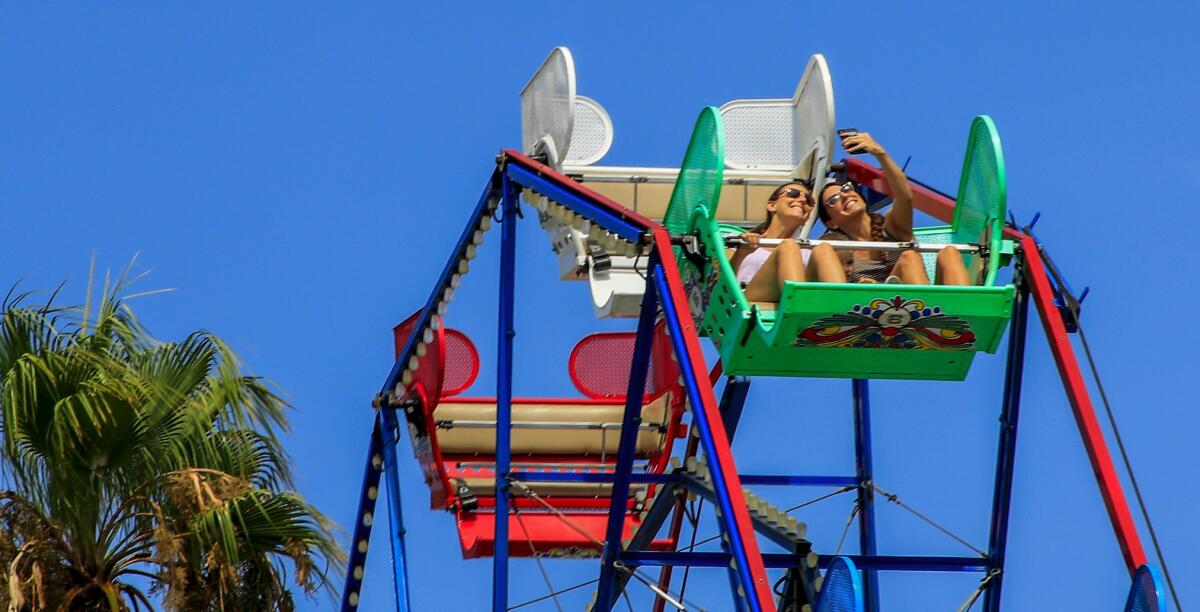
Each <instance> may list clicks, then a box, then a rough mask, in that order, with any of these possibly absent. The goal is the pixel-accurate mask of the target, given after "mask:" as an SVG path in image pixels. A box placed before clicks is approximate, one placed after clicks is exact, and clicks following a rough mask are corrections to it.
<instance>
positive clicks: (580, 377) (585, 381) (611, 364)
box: [568, 330, 674, 399]
mask: <svg viewBox="0 0 1200 612" xmlns="http://www.w3.org/2000/svg"><path fill="white" fill-rule="evenodd" d="M636 342H637V334H635V333H631V332H616V333H597V334H592V335H590V336H587V337H586V338H584V339H582V340H580V341H579V343H578V344H576V345H575V348H574V350H572V351H571V358H570V361H569V364H568V366H569V368H570V371H571V380H572V381H574V383H575V387H576V388H577V389H579V391H580V392H581V393H583V394H584V395H587V396H588V397H594V398H604V399H621V398H624V397H625V393H626V391H628V389H629V366H630V364H631V363H633V347H634V344H635V343H636ZM660 345H664V343H663V337H662V334H661V330H660V331H657V332H656V333H655V338H654V348H655V349H656V350H654V351H653V355H652V358H651V359H650V367H649V369H648V370H647V372H646V396H647V397H648V398H649V397H654V396H656V395H658V394H659V393H660V392H661V391H662V390H663V389H665V388H666V386H667V385H668V384H670V383H673V382H674V379H673V378H670V379H669V377H668V376H667V373H666V372H664V371H662V369H663V368H664V364H663V363H662V361H661V359H659V358H658V356H659V353H660V352H661V351H659V350H657V349H659V348H660Z"/></svg>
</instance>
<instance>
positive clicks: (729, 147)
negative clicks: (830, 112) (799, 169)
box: [721, 100, 799, 172]
mask: <svg viewBox="0 0 1200 612" xmlns="http://www.w3.org/2000/svg"><path fill="white" fill-rule="evenodd" d="M793 115H794V110H793V108H792V101H791V100H734V101H733V102H730V103H728V104H725V105H724V106H722V107H721V119H722V121H724V123H725V165H726V166H728V167H730V168H733V169H736V170H777V171H781V172H790V171H791V170H792V168H795V167H796V164H797V163H798V162H799V160H798V159H797V158H796V140H795V133H794V129H793V126H792V121H793Z"/></svg>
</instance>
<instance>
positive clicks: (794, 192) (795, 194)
mask: <svg viewBox="0 0 1200 612" xmlns="http://www.w3.org/2000/svg"><path fill="white" fill-rule="evenodd" d="M783 196H787V197H789V198H799V197H800V196H804V200H805V201H807V200H808V197H809V196H808V192H807V191H803V190H800V189H796V188H795V187H788V188H787V189H784V190H783V191H781V192H779V193H778V194H777V195H776V196H775V197H774V198H771V199H772V200H778V199H779V198H781V197H783Z"/></svg>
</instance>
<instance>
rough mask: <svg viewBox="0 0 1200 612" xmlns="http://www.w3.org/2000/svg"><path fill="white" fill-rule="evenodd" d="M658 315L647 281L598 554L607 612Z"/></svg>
mask: <svg viewBox="0 0 1200 612" xmlns="http://www.w3.org/2000/svg"><path fill="white" fill-rule="evenodd" d="M647 267H648V269H649V270H651V274H653V273H654V272H656V271H657V270H658V267H659V266H658V255H657V253H654V252H651V254H650V261H649V265H648V266H647ZM657 314H658V296H657V295H655V289H654V283H653V282H652V280H650V279H647V281H646V292H645V294H644V295H643V296H642V311H641V315H640V316H639V318H638V327H637V340H636V341H635V342H634V345H633V363H632V365H631V367H630V372H629V386H628V387H627V388H626V391H625V415H624V416H623V417H622V419H621V441H620V442H619V443H618V444H617V464H616V465H615V466H614V467H613V472H614V474H613V476H614V478H613V486H612V503H611V504H610V505H609V509H608V528H607V529H606V530H605V539H604V550H603V552H602V553H601V555H600V582H599V584H598V586H597V594H596V607H595V609H596V610H598V611H599V612H608V610H611V609H612V606H613V604H614V603H616V600H617V593H616V587H617V582H616V573H617V568H616V565H615V563H616V561H617V555H618V554H620V552H621V548H622V542H621V537H622V536H623V535H624V529H625V516H626V514H627V513H628V508H627V503H628V502H627V500H628V497H629V477H630V474H631V472H632V471H633V459H634V451H636V450H637V437H638V433H639V431H640V428H641V426H642V403H643V401H645V393H646V374H647V371H648V370H649V369H650V349H651V348H652V347H653V346H654V325H655V323H654V319H655V316H656V315H657Z"/></svg>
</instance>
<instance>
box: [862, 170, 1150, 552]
mask: <svg viewBox="0 0 1200 612" xmlns="http://www.w3.org/2000/svg"><path fill="white" fill-rule="evenodd" d="M846 173H847V174H848V175H849V176H850V178H851V179H853V180H854V181H855V182H857V183H859V184H862V185H866V186H867V187H869V188H871V189H873V190H875V191H878V192H880V193H883V194H888V195H891V190H890V189H888V185H887V181H886V180H884V177H883V171H882V170H880V169H879V168H876V167H874V166H872V165H870V164H868V163H866V162H864V161H862V160H859V159H855V158H850V159H847V160H846ZM912 188H913V207H914V208H916V209H917V210H920V211H921V212H924V213H925V214H928V215H930V216H932V217H934V218H936V219H939V220H941V221H943V222H945V223H950V222H951V221H952V220H953V219H954V200H952V199H950V198H948V197H946V196H945V195H943V194H940V193H938V192H936V191H933V190H931V189H927V188H925V187H922V186H920V185H913V186H912ZM1004 235H1005V236H1006V237H1007V238H1010V239H1012V240H1015V241H1017V242H1019V243H1020V244H1021V255H1022V256H1023V257H1024V259H1025V273H1026V275H1027V276H1028V278H1029V286H1030V289H1031V293H1032V294H1033V300H1034V303H1035V304H1037V310H1038V316H1039V317H1040V318H1041V319H1042V329H1044V330H1045V331H1046V340H1047V341H1048V342H1049V344H1050V353H1051V354H1052V355H1053V356H1054V363H1055V365H1056V366H1057V367H1058V374H1059V377H1060V378H1062V383H1063V389H1064V390H1065V391H1066V393H1067V400H1068V401H1069V402H1070V404H1071V411H1072V412H1073V413H1074V415H1075V424H1076V425H1077V426H1078V427H1079V436H1080V438H1082V440H1083V446H1084V448H1085V449H1086V450H1087V455H1088V460H1089V461H1090V462H1091V464H1092V473H1093V474H1095V476H1096V484H1097V485H1099V487H1100V495H1101V496H1102V497H1103V498H1104V507H1105V508H1106V509H1107V510H1108V519H1109V521H1111V522H1112V527H1113V532H1115V534H1116V536H1117V544H1119V545H1120V547H1121V556H1122V557H1123V558H1124V560H1125V566H1126V567H1127V568H1128V569H1129V573H1130V574H1131V575H1132V574H1133V572H1134V571H1135V570H1137V568H1138V566H1140V565H1142V564H1143V563H1145V562H1146V552H1145V551H1144V550H1143V549H1142V541H1141V537H1140V536H1139V535H1138V531H1137V524H1136V523H1134V521H1133V515H1132V513H1131V512H1130V511H1129V503H1128V502H1127V501H1126V500H1125V492H1124V489H1123V488H1122V486H1121V479H1120V478H1119V477H1118V476H1117V470H1116V467H1115V465H1114V464H1113V460H1112V455H1111V454H1109V452H1108V443H1107V442H1106V441H1105V440H1104V432H1103V431H1102V430H1101V429H1100V422H1099V420H1097V419H1096V409H1095V407H1094V406H1093V405H1092V399H1091V395H1090V394H1089V393H1088V388H1087V384H1086V383H1085V382H1084V379H1083V374H1082V372H1081V371H1080V370H1079V361H1078V359H1077V358H1076V357H1075V349H1074V347H1072V345H1071V340H1070V338H1069V337H1068V336H1067V328H1066V324H1065V323H1064V322H1063V318H1062V313H1061V312H1059V310H1058V307H1057V306H1055V304H1054V290H1053V288H1051V286H1050V277H1049V274H1048V272H1047V270H1046V265H1045V263H1044V262H1043V261H1042V256H1041V253H1040V251H1038V244H1037V241H1035V240H1034V239H1033V237H1031V236H1029V235H1027V234H1024V233H1022V232H1019V231H1017V230H1015V229H1012V228H1007V229H1005V230H1004Z"/></svg>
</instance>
